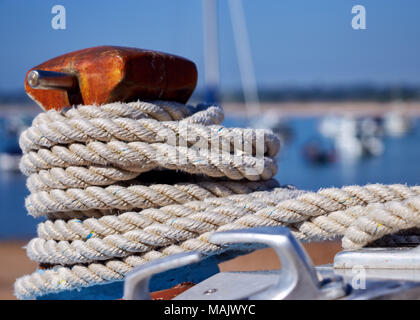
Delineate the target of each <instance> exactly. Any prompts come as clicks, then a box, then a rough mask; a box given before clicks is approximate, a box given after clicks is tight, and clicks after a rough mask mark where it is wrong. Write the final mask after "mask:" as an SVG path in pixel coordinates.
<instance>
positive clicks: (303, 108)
mask: <svg viewBox="0 0 420 320" xmlns="http://www.w3.org/2000/svg"><path fill="white" fill-rule="evenodd" d="M191 103H192V104H196V103H198V102H191ZM221 105H222V107H223V109H224V110H225V113H226V114H227V115H234V116H235V115H236V116H242V117H243V116H246V115H251V116H256V115H261V112H264V113H265V112H273V113H279V114H281V115H283V116H285V117H305V116H308V117H309V116H323V115H327V114H337V115H353V116H380V115H383V114H385V113H388V112H390V111H398V112H401V113H403V114H406V115H408V116H414V117H420V102H402V101H394V102H386V103H381V102H352V101H347V102H262V103H261V104H260V105H259V106H258V105H253V106H250V108H249V110H248V108H247V107H246V105H245V104H243V103H237V102H225V103H222V104H221ZM40 112H42V110H41V108H40V107H39V106H37V105H35V104H28V105H26V106H24V107H22V106H19V105H14V104H2V105H0V117H2V116H11V115H18V114H19V115H21V114H26V115H32V116H35V115H36V114H37V113H40Z"/></svg>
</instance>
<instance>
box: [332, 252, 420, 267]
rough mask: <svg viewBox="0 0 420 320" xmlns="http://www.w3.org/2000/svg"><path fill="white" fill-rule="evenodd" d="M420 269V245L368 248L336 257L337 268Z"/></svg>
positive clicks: (340, 253)
mask: <svg viewBox="0 0 420 320" xmlns="http://www.w3.org/2000/svg"><path fill="white" fill-rule="evenodd" d="M360 266H361V267H363V268H365V269H392V270H396V269H398V270H408V269H411V270H413V269H417V270H420V246H418V247H416V248H366V249H360V250H349V251H342V252H339V253H338V254H337V255H336V256H335V258H334V268H335V269H352V268H353V267H360Z"/></svg>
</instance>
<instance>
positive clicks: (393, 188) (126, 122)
mask: <svg viewBox="0 0 420 320" xmlns="http://www.w3.org/2000/svg"><path fill="white" fill-rule="evenodd" d="M222 120H223V112H222V109H221V108H220V107H218V106H198V107H192V106H188V105H183V104H178V103H173V102H163V101H155V102H140V101H139V102H133V103H127V104H124V103H112V104H107V105H103V106H100V107H98V106H79V107H75V108H71V109H68V110H66V111H63V112H57V111H54V110H53V111H48V112H46V113H43V114H40V115H38V116H37V117H36V118H35V119H34V121H33V125H32V127H30V128H29V129H27V130H26V131H25V132H23V134H22V136H21V138H20V145H21V148H22V150H23V152H24V155H23V157H22V160H21V164H20V166H21V170H22V172H23V173H24V174H26V175H27V176H28V181H27V185H28V188H29V190H30V191H31V195H30V196H28V198H27V199H26V201H25V205H26V208H27V210H28V212H29V214H31V215H32V216H34V217H39V216H46V217H47V218H48V220H46V221H45V222H41V223H40V224H39V225H38V237H37V238H34V239H32V240H31V241H30V242H29V244H28V245H27V254H28V257H29V258H30V259H32V260H34V261H37V262H38V263H40V264H41V265H44V266H48V268H47V269H46V270H41V271H38V272H35V273H33V274H32V275H28V276H24V277H22V278H19V279H18V280H17V281H16V283H15V294H16V296H17V297H19V298H22V299H28V298H33V297H37V296H40V295H44V294H47V293H52V292H58V291H62V290H70V289H74V288H80V287H86V286H91V285H94V284H99V283H105V282H109V281H115V280H121V279H123V278H124V276H125V275H126V274H127V273H128V272H129V271H131V270H132V269H133V268H134V267H136V266H139V265H141V264H143V263H146V262H148V261H151V260H154V259H158V258H160V257H162V256H166V255H171V254H175V253H179V252H184V251H188V250H199V251H202V252H207V253H209V252H215V251H217V250H220V248H219V247H218V246H216V245H214V244H212V243H210V242H209V241H208V239H209V235H210V234H211V233H212V232H214V231H221V230H229V229H238V228H249V227H255V226H281V225H285V226H288V227H289V228H290V229H291V230H292V232H293V233H294V235H295V236H296V237H297V238H299V239H302V240H314V239H315V240H324V239H332V238H337V237H343V247H344V248H358V247H361V246H365V245H367V244H369V243H371V242H372V241H374V240H377V239H380V238H381V237H383V236H384V235H388V234H395V233H398V232H399V231H401V230H406V229H410V228H415V227H419V224H420V219H419V218H418V217H419V211H420V187H408V186H405V185H389V186H385V185H379V184H373V185H366V186H347V187H343V188H341V189H337V188H329V189H321V190H319V191H318V192H316V193H313V192H304V191H300V190H296V189H294V188H292V187H279V186H278V183H277V182H276V181H275V180H273V179H272V177H273V176H274V175H275V174H276V172H277V167H276V163H275V160H274V157H275V156H276V154H277V153H278V151H279V147H280V143H279V140H278V138H277V137H276V136H275V135H274V134H273V133H272V132H270V131H267V130H264V131H261V130H260V131H258V130H252V129H240V128H224V127H222V126H220V125H219V124H220V123H221V122H222ZM181 160H182V161H181ZM168 170H169V171H168Z"/></svg>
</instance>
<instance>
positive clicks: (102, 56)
mask: <svg viewBox="0 0 420 320" xmlns="http://www.w3.org/2000/svg"><path fill="white" fill-rule="evenodd" d="M196 83H197V68H196V66H195V64H194V63H193V62H191V61H189V60H187V59H185V58H182V57H178V56H175V55H171V54H167V53H161V52H157V51H151V50H143V49H136V48H124V47H114V46H101V47H94V48H88V49H83V50H79V51H74V52H71V53H67V54H64V55H62V56H59V57H56V58H53V59H51V60H48V61H46V62H44V63H42V64H40V65H38V66H36V67H34V68H32V69H30V70H29V71H28V72H27V74H26V78H25V90H26V92H27V94H28V95H29V97H31V98H32V99H33V100H34V101H35V102H36V103H38V104H39V105H40V106H41V107H42V108H43V109H45V110H50V109H53V108H54V109H57V110H60V109H62V108H64V107H68V106H72V105H78V104H86V105H87V104H96V105H101V104H106V103H111V102H116V101H121V102H129V101H136V100H158V99H159V100H169V101H177V102H181V103H185V102H186V101H187V100H188V99H189V98H190V96H191V94H192V93H193V91H194V89H195V86H196Z"/></svg>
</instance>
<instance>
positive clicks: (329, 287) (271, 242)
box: [124, 227, 346, 300]
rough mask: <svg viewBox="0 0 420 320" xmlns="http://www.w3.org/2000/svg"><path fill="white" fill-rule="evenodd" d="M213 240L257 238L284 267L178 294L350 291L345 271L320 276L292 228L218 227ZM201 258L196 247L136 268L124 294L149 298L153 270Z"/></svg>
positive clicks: (226, 275)
mask: <svg viewBox="0 0 420 320" xmlns="http://www.w3.org/2000/svg"><path fill="white" fill-rule="evenodd" d="M210 241H211V242H213V243H216V244H219V245H226V244H233V243H236V244H249V243H252V244H260V245H266V246H270V247H272V248H273V249H274V250H275V251H276V253H277V255H278V257H279V259H280V261H281V263H282V269H281V270H280V271H274V272H242V273H238V272H236V273H235V272H222V273H219V274H216V275H215V276H212V277H210V278H208V279H206V280H204V281H202V282H200V283H199V284H197V285H195V286H194V287H192V288H190V289H189V290H187V291H185V292H183V293H181V294H180V295H179V296H177V297H176V299H177V300H180V299H186V300H188V299H215V298H217V299H254V300H256V299H276V300H280V299H336V298H339V297H342V296H344V295H345V294H346V286H345V284H344V282H343V281H342V278H341V277H339V276H333V277H330V278H328V279H327V278H324V279H322V278H321V277H320V275H319V274H318V272H317V271H316V269H315V267H314V265H313V264H312V262H311V260H310V258H309V257H308V255H307V254H306V252H305V250H304V249H303V247H302V246H301V245H300V243H299V242H298V241H297V240H296V239H295V238H294V237H293V235H292V234H291V232H290V231H289V229H287V228H284V227H262V228H253V229H245V230H235V231H226V232H219V233H215V234H213V235H211V237H210ZM200 258H201V255H200V254H199V253H196V252H189V253H182V254H178V255H173V256H169V257H165V258H163V259H159V260H156V261H153V262H150V263H148V264H146V265H143V266H141V267H138V268H136V269H135V270H134V271H132V272H131V273H130V274H129V275H128V276H127V278H126V280H125V283H124V299H143V300H144V299H150V293H149V281H150V279H151V277H152V276H153V275H154V274H158V273H161V272H165V271H168V270H171V269H174V268H178V267H182V266H186V265H189V264H192V263H196V262H199V261H200ZM197 272H200V271H199V270H197ZM251 279H252V280H251ZM251 283H252V285H250V284H251ZM214 287H217V288H214ZM216 292H217V293H216ZM213 293H216V294H213Z"/></svg>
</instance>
